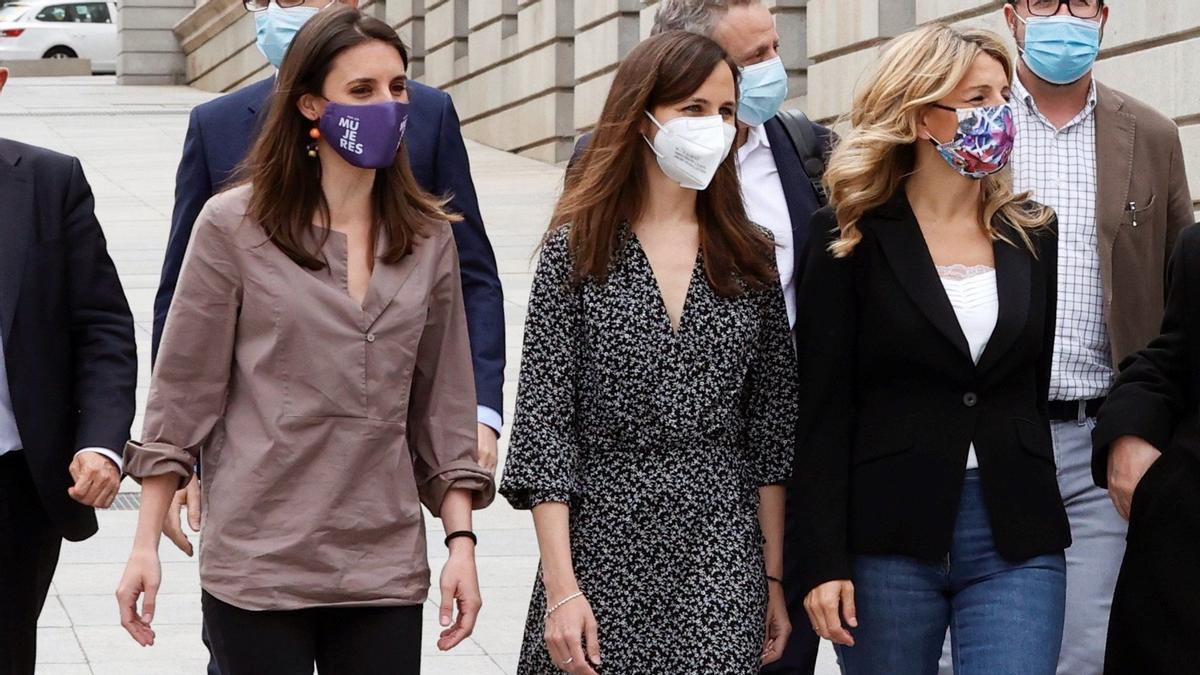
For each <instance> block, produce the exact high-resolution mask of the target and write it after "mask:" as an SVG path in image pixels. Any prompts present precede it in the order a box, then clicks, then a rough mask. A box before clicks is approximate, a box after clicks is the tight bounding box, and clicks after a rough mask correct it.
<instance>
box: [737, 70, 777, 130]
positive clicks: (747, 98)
mask: <svg viewBox="0 0 1200 675" xmlns="http://www.w3.org/2000/svg"><path fill="white" fill-rule="evenodd" d="M741 71H742V82H741V86H742V94H741V96H739V97H738V120H739V121H741V122H744V123H746V124H748V125H750V126H752V127H756V126H758V125H760V124H766V122H767V120H769V119H771V118H772V117H774V116H775V115H777V114H779V106H781V105H783V101H784V99H786V98H787V95H788V74H787V68H784V67H783V59H780V58H779V57H778V56H776V57H775V58H773V59H771V60H770V61H763V62H762V63H756V64H754V65H752V66H746V67H745V68H742V69H741Z"/></svg>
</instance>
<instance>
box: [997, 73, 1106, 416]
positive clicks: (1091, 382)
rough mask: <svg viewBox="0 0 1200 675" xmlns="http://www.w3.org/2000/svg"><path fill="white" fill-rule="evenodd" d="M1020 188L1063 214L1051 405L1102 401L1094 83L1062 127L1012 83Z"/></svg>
mask: <svg viewBox="0 0 1200 675" xmlns="http://www.w3.org/2000/svg"><path fill="white" fill-rule="evenodd" d="M1012 92H1013V117H1014V119H1015V121H1016V124H1017V140H1016V146H1015V147H1014V149H1013V156H1012V165H1013V169H1014V173H1013V177H1014V183H1015V184H1016V189H1017V190H1018V191H1020V192H1024V191H1026V190H1028V191H1030V192H1032V193H1033V199H1034V200H1035V201H1038V202H1041V203H1042V204H1045V205H1046V206H1049V207H1050V208H1052V209H1054V212H1055V213H1056V214H1058V308H1057V313H1058V327H1057V329H1056V331H1055V336H1054V356H1053V364H1052V365H1051V370H1050V400H1052V401H1079V400H1087V399H1092V398H1099V397H1101V396H1104V395H1105V394H1107V393H1108V390H1109V388H1110V387H1112V383H1113V379H1114V377H1115V373H1114V370H1113V367H1112V347H1111V343H1110V342H1109V337H1108V324H1107V322H1106V321H1105V319H1104V283H1103V280H1102V279H1101V277H1100V240H1099V231H1098V229H1097V228H1098V224H1097V220H1096V190H1097V178H1096V166H1097V164H1096V83H1095V82H1093V83H1092V90H1091V93H1090V94H1089V95H1088V101H1087V105H1085V106H1084V108H1083V110H1082V111H1080V113H1079V114H1078V115H1076V116H1075V119H1073V120H1071V121H1070V122H1067V124H1066V126H1064V127H1063V128H1062V129H1057V128H1055V126H1054V125H1053V124H1051V123H1050V120H1048V119H1046V117H1045V116H1044V115H1042V113H1041V112H1040V111H1039V110H1038V107H1037V103H1036V102H1035V101H1034V100H1033V96H1032V95H1031V94H1030V93H1029V90H1027V89H1026V88H1025V87H1024V85H1022V84H1021V81H1020V80H1019V79H1016V78H1014V79H1013V84H1012Z"/></svg>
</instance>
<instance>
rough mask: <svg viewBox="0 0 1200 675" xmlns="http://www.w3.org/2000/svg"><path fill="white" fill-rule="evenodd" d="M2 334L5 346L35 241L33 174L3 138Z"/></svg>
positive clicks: (0, 183)
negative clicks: (26, 261)
mask: <svg viewBox="0 0 1200 675" xmlns="http://www.w3.org/2000/svg"><path fill="white" fill-rule="evenodd" d="M0 204H3V205H4V210H3V213H2V214H0V333H2V336H3V340H4V345H5V346H7V345H8V338H9V335H11V334H12V324H13V318H14V317H15V316H16V312H17V297H18V296H19V295H20V292H21V277H22V276H23V274H24V270H25V256H26V253H27V252H28V249H29V246H30V244H31V243H32V241H33V230H34V225H35V223H34V209H33V177H32V175H31V172H30V171H29V169H28V168H27V167H25V166H23V165H22V164H21V154H20V152H18V151H17V149H16V147H14V146H13V145H12V144H10V143H7V142H5V141H2V140H0Z"/></svg>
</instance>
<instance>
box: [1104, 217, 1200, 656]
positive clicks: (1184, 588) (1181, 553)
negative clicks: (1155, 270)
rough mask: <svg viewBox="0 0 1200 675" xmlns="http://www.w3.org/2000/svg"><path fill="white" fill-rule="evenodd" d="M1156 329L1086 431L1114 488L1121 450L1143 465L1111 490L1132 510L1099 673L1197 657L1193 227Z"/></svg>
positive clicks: (1198, 272)
mask: <svg viewBox="0 0 1200 675" xmlns="http://www.w3.org/2000/svg"><path fill="white" fill-rule="evenodd" d="M1168 274H1169V277H1170V282H1169V285H1170V294H1169V298H1168V301H1167V309H1166V314H1165V316H1164V318H1163V325H1162V335H1160V336H1159V337H1158V338H1156V339H1155V340H1154V341H1153V342H1151V343H1150V345H1149V346H1148V347H1146V348H1145V349H1143V350H1142V351H1140V352H1137V353H1136V354H1134V355H1133V356H1131V357H1130V358H1128V359H1127V360H1125V361H1124V362H1123V363H1122V364H1121V374H1120V375H1119V376H1118V377H1117V383H1116V386H1115V387H1114V388H1113V390H1112V391H1111V392H1110V393H1109V395H1108V398H1107V399H1105V402H1104V405H1103V407H1101V408H1100V413H1099V415H1098V417H1097V423H1096V429H1095V431H1094V432H1093V433H1092V439H1093V443H1092V445H1093V447H1094V448H1095V454H1094V455H1093V457H1092V476H1093V478H1094V479H1095V481H1096V485H1098V486H1099V487H1101V488H1104V489H1110V490H1111V489H1112V488H1113V486H1112V485H1111V484H1110V481H1111V479H1113V478H1114V476H1113V473H1112V472H1111V469H1110V465H1111V463H1112V462H1113V461H1114V460H1113V457H1114V455H1115V454H1116V453H1118V452H1124V453H1126V454H1139V455H1140V454H1146V455H1149V456H1150V457H1152V458H1155V459H1152V463H1151V464H1150V465H1149V468H1148V469H1147V470H1145V471H1143V472H1140V473H1138V474H1136V475H1134V476H1133V477H1132V479H1131V481H1130V483H1131V485H1130V486H1126V488H1127V489H1125V490H1123V491H1122V492H1121V494H1122V495H1123V494H1130V495H1131V499H1120V498H1118V499H1115V500H1114V501H1115V503H1116V506H1117V510H1118V511H1119V512H1120V513H1121V515H1122V516H1123V517H1125V518H1128V519H1129V535H1128V543H1127V546H1126V548H1125V559H1124V562H1123V563H1122V565H1121V571H1120V574H1119V576H1118V578H1117V587H1116V594H1115V596H1114V597H1113V603H1112V613H1111V618H1110V621H1109V626H1108V646H1107V650H1106V654H1105V663H1104V670H1105V672H1106V673H1113V674H1124V673H1138V674H1139V675H1140V674H1141V673H1194V672H1196V664H1197V663H1198V662H1200V641H1197V640H1196V636H1197V635H1198V634H1200V311H1197V309H1196V308H1197V306H1198V305H1197V303H1198V302H1200V229H1197V228H1195V227H1189V228H1186V229H1184V230H1183V232H1182V233H1181V234H1180V236H1179V244H1178V245H1177V247H1176V249H1175V254H1174V256H1173V257H1172V259H1171V264H1170V268H1169V273H1168Z"/></svg>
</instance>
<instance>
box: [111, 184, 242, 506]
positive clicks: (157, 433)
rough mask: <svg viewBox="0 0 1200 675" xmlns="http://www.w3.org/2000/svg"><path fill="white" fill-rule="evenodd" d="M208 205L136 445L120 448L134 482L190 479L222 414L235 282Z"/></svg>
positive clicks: (230, 253) (230, 252)
mask: <svg viewBox="0 0 1200 675" xmlns="http://www.w3.org/2000/svg"><path fill="white" fill-rule="evenodd" d="M221 219H222V215H221V214H220V212H219V210H218V209H216V208H215V207H214V206H213V203H212V202H209V205H208V206H206V207H205V208H204V211H202V212H201V214H200V216H199V218H197V220H196V227H195V229H194V230H193V233H192V241H191V244H190V245H189V246H188V252H187V256H186V259H185V261H184V264H183V270H182V272H181V273H180V277H179V286H178V288H177V290H176V293H175V297H174V300H173V301H172V303H171V311H170V314H169V316H168V317H167V324H166V328H165V330H164V331H163V338H162V342H161V344H160V345H159V351H158V360H157V361H156V363H155V366H154V377H153V379H152V380H151V385H150V399H149V402H148V403H147V405H146V421H145V425H144V428H143V430H142V440H141V442H136V441H131V442H130V443H129V444H128V445H126V447H125V464H126V470H127V471H128V473H129V475H130V476H132V477H133V478H135V479H138V480H140V479H143V478H148V477H151V476H161V475H167V474H171V475H177V476H179V478H180V484H181V485H182V484H183V483H184V482H185V481H186V480H187V479H188V478H190V477H191V475H192V471H193V468H194V467H195V465H196V461H197V459H198V458H199V456H200V449H201V447H202V446H203V445H204V444H205V443H206V442H207V440H208V438H209V436H210V435H211V434H212V432H213V430H214V429H215V428H216V426H217V425H218V423H220V421H221V418H222V416H223V415H224V413H225V402H226V397H227V395H228V389H229V381H230V377H231V373H232V370H233V358H234V357H233V354H234V343H235V340H236V333H237V318H238V312H239V309H240V307H241V297H242V284H241V274H240V270H239V268H238V264H237V262H236V261H237V260H238V256H237V255H236V247H235V246H234V245H233V243H232V242H231V241H230V240H229V237H230V235H229V233H228V232H226V231H225V229H223V228H224V227H225V226H223V225H221V224H219V221H221Z"/></svg>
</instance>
